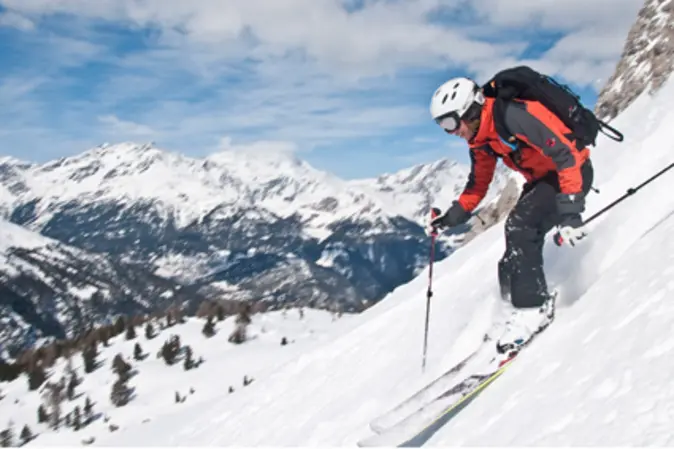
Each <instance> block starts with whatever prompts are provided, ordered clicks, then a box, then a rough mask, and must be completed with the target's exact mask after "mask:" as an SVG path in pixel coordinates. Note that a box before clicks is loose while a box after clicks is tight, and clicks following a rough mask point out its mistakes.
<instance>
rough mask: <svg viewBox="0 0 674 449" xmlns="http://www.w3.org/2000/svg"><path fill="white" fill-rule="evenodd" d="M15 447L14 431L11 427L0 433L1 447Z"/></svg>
mask: <svg viewBox="0 0 674 449" xmlns="http://www.w3.org/2000/svg"><path fill="white" fill-rule="evenodd" d="M13 445H14V429H12V426H11V424H10V426H9V427H8V428H6V429H4V430H2V431H0V447H12V446H13Z"/></svg>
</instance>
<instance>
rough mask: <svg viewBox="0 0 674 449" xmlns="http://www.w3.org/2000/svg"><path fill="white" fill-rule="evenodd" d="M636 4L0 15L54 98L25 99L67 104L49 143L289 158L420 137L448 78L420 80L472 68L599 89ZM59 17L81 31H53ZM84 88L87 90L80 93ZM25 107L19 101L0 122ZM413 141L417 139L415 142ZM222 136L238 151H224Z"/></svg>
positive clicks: (38, 9)
mask: <svg viewBox="0 0 674 449" xmlns="http://www.w3.org/2000/svg"><path fill="white" fill-rule="evenodd" d="M641 3H642V0H590V1H587V0H568V1H565V2H562V1H557V0H555V1H552V0H512V1H502V0H362V1H353V0H284V1H276V0H226V1H223V0H191V1H184V0H96V1H91V0H0V5H2V6H4V7H5V8H6V9H7V11H6V12H5V15H8V14H11V15H13V16H14V17H21V18H24V19H25V20H28V21H30V23H34V24H35V25H36V26H37V28H36V29H35V30H34V31H33V32H31V33H23V34H24V36H25V37H24V38H25V39H26V41H27V43H28V44H27V45H26V48H29V49H35V50H34V52H35V56H34V57H35V58H36V59H38V61H37V63H36V64H35V66H34V68H35V70H36V71H37V70H44V71H45V72H47V74H46V76H47V77H48V79H49V83H50V85H49V87H53V88H54V90H53V91H52V92H61V93H60V95H61V97H59V98H56V99H48V98H42V97H41V98H39V99H38V98H37V97H35V98H34V99H33V101H38V102H44V103H45V104H47V105H51V107H52V108H57V109H58V107H57V106H56V105H58V104H63V103H64V102H67V104H68V106H69V107H68V108H64V110H63V113H59V114H58V115H57V118H58V120H59V121H60V123H58V124H56V125H53V126H52V127H51V132H52V133H53V135H54V136H58V135H59V133H60V132H61V131H60V130H61V129H68V128H70V129H76V130H78V131H80V134H81V133H82V132H85V133H88V134H86V136H87V137H91V139H93V140H96V139H97V138H101V137H109V134H110V133H111V132H114V133H116V134H124V135H126V136H128V137H133V136H147V135H152V137H153V140H157V141H160V142H161V144H163V145H165V146H169V145H170V146H173V147H174V148H176V147H180V148H178V149H183V150H193V151H197V152H198V151H199V148H201V149H202V150H201V151H203V149H208V150H211V149H214V148H217V147H221V148H229V147H232V148H233V147H236V148H241V147H245V148H247V149H249V150H253V151H256V148H257V149H260V148H261V147H262V146H264V147H265V148H268V147H279V148H281V149H283V148H286V149H288V150H289V151H295V150H297V149H301V150H307V149H311V148H317V147H319V146H321V145H329V144H333V143H335V142H340V141H341V142H346V141H356V139H361V140H360V141H359V144H364V145H367V144H368V142H371V141H373V140H374V139H378V138H380V137H382V136H384V137H386V136H387V135H389V136H390V135H392V134H393V133H396V132H398V131H399V130H402V129H406V128H409V127H419V126H424V124H426V123H428V120H429V118H428V109H427V105H428V99H429V97H430V95H431V93H432V92H433V90H434V89H435V88H436V87H437V84H438V83H439V82H441V81H442V79H438V77H437V72H436V73H434V74H433V75H432V76H427V74H428V73H430V72H432V71H433V70H438V71H442V72H444V73H446V74H447V77H449V76H453V75H455V74H457V73H460V72H463V71H464V70H465V71H466V72H467V73H468V74H469V75H471V74H472V75H474V76H475V77H476V78H477V79H478V80H486V78H487V77H489V76H491V75H493V73H494V72H495V71H496V70H498V69H500V68H504V67H506V66H507V65H511V64H515V63H527V64H530V65H532V66H534V67H535V68H538V69H539V70H541V71H544V72H546V73H550V74H552V75H561V76H563V77H564V78H565V80H566V81H567V82H573V83H578V84H583V85H591V86H595V87H600V85H601V83H602V81H603V80H604V79H605V78H606V77H607V76H608V75H609V74H610V73H611V72H612V70H613V67H614V66H615V64H616V62H617V59H618V56H619V54H620V51H621V50H622V46H623V44H624V40H625V37H626V35H627V30H628V29H629V26H630V25H631V23H632V22H633V21H634V18H635V15H636V11H637V10H638V8H639V6H640V5H641ZM345 5H348V9H347V8H345ZM56 16H58V18H59V20H64V19H63V18H64V17H65V18H66V20H71V21H73V22H74V27H70V26H62V25H61V26H58V27H54V28H48V24H49V19H50V18H53V17H56ZM0 17H3V16H0ZM467 18H471V19H472V20H467ZM68 23H69V22H68ZM100 24H112V25H115V26H116V27H120V28H121V29H124V28H125V27H126V28H127V29H129V30H132V31H138V30H143V29H144V28H145V27H147V30H151V33H147V34H144V35H143V37H142V45H140V46H134V45H133V44H134V42H132V43H131V44H129V45H127V42H126V41H125V42H124V43H125V46H124V48H129V47H132V48H131V50H130V51H125V52H119V48H120V47H119V46H117V45H116V44H117V43H118V41H115V37H116V36H115V35H114V33H110V31H109V30H110V29H109V28H106V29H105V30H104V29H102V28H100V27H99V25H100ZM20 29H24V30H26V31H27V30H28V29H27V28H20ZM549 31H553V32H555V33H559V34H562V35H563V36H562V38H561V39H559V40H558V41H557V42H556V43H554V45H552V47H551V48H550V49H549V50H548V51H545V52H543V53H542V54H541V53H540V51H538V52H537V53H536V56H535V57H533V58H532V59H525V58H524V56H523V55H524V54H525V53H524V51H525V50H526V49H527V48H529V49H531V48H530V47H532V46H534V47H535V46H536V45H537V43H536V42H535V39H536V36H537V33H539V32H549ZM124 37H126V36H124ZM136 37H138V35H134V36H133V38H136ZM39 58H44V61H40V60H39ZM90 61H96V62H101V63H102V64H100V65H99V66H97V67H101V66H103V67H104V70H101V71H100V72H96V73H95V76H91V75H92V73H85V74H82V78H79V76H80V75H79V74H75V75H73V73H76V71H67V72H66V71H62V72H60V73H56V74H53V72H58V71H59V70H61V69H62V68H64V67H68V68H71V67H76V66H80V65H84V64H86V63H87V62H90ZM38 66H39V67H38ZM419 74H421V75H419ZM0 76H2V75H0ZM43 76H44V74H43ZM29 78H30V77H29ZM80 82H83V83H85V84H87V85H86V86H83V87H84V88H85V89H83V90H82V91H80V89H79V87H80V86H78V83H80ZM92 82H93V83H95V86H93V87H92V86H91V84H89V83H92ZM56 84H57V85H56ZM64 86H65V87H67V88H68V89H62V88H63V87H64ZM59 89H60V90H59ZM1 90H2V89H1V88H0V93H1ZM17 92H19V91H17ZM73 92H76V94H73ZM80 92H82V93H81V95H79V93H80ZM29 93H30V92H28V94H29ZM28 94H26V95H28ZM26 95H23V97H25V96H26ZM67 95H73V98H69V97H68V96H67ZM0 97H1V96H0ZM23 97H22V98H23ZM37 106H40V105H39V104H37ZM20 108H21V105H19V104H12V105H10V106H9V107H8V109H7V110H6V111H5V113H6V115H7V116H11V115H12V110H17V111H18V110H19V109H20ZM32 109H33V110H36V111H38V110H40V109H39V108H36V107H33V108H32ZM45 110H47V108H45ZM110 111H115V113H116V114H117V115H110ZM78 114H79V115H78ZM53 115H54V114H53V113H52V114H51V116H53ZM118 115H119V116H122V117H133V118H134V121H126V120H123V119H120V118H119V117H118ZM97 118H98V121H97V120H96V119H97ZM91 121H94V123H90V122H91ZM33 124H34V125H36V124H40V123H39V122H36V123H33ZM96 125H98V126H96ZM101 125H103V126H101ZM420 129H421V130H423V128H414V129H413V130H412V131H410V135H409V141H410V142H411V143H413V142H412V140H413V139H414V136H415V135H417V134H418V133H419V132H420ZM421 132H423V131H421ZM75 134H76V133H75V132H71V134H70V136H68V137H71V138H72V136H73V135H75ZM78 135H79V134H78ZM223 135H226V136H234V137H235V138H236V139H242V140H241V141H240V143H239V144H236V145H235V144H234V143H233V141H232V140H231V138H229V137H228V138H224V140H223V141H220V137H221V136H223ZM252 137H254V139H255V140H251V138H252ZM55 138H57V137H55ZM64 140H66V139H65V138H64ZM383 140H384V139H382V141H383ZM241 142H250V143H241ZM253 142H257V143H253Z"/></svg>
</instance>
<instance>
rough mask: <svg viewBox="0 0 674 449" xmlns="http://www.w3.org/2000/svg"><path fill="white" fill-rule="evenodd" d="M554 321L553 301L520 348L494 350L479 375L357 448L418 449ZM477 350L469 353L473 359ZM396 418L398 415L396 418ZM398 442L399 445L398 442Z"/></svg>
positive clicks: (364, 440)
mask: <svg viewBox="0 0 674 449" xmlns="http://www.w3.org/2000/svg"><path fill="white" fill-rule="evenodd" d="M554 318H555V307H554V302H553V306H552V310H551V314H550V321H548V322H547V323H546V324H545V325H544V326H543V327H541V328H540V329H539V330H538V331H537V332H536V333H534V334H533V335H532V336H531V338H529V340H527V341H526V342H525V343H523V344H522V345H520V346H519V347H518V348H517V350H513V351H509V352H508V353H506V354H502V353H499V352H498V351H495V354H493V356H492V357H491V359H490V360H489V362H488V364H487V366H486V367H484V368H483V369H482V370H476V371H477V372H478V373H479V372H482V373H483V374H477V373H475V374H470V375H468V376H466V377H465V378H464V379H463V380H461V381H459V382H458V383H456V384H454V385H453V386H451V387H450V388H448V389H447V390H446V391H444V392H442V393H440V394H439V395H437V396H436V397H434V398H432V399H431V400H429V401H426V402H425V403H424V404H422V405H421V406H419V404H418V402H416V401H415V402H414V405H415V406H417V409H416V410H415V411H413V412H412V413H410V414H409V415H407V416H406V417H404V418H403V419H401V420H399V421H398V422H396V423H394V424H392V425H390V426H389V427H388V428H386V429H384V430H382V431H381V432H379V433H378V434H377V435H373V436H371V437H368V438H365V439H363V440H360V441H359V442H358V443H357V444H358V446H360V447H370V446H399V447H407V446H410V447H418V446H419V445H421V444H423V443H424V442H425V441H427V440H428V439H429V438H431V436H433V434H435V432H437V430H438V429H440V428H441V427H442V426H444V425H445V424H446V423H447V422H448V421H449V420H451V419H452V418H453V417H454V416H456V414H458V413H459V412H460V411H461V410H463V408H465V407H466V406H467V405H468V404H469V403H470V402H471V401H472V400H473V399H475V397H476V396H477V395H478V394H479V393H481V392H482V391H483V390H484V389H485V388H486V387H487V386H488V385H490V384H491V383H492V382H493V381H494V380H496V379H497V378H498V377H500V376H501V375H502V374H503V372H505V370H506V369H507V368H508V367H509V366H510V365H511V363H512V361H513V360H514V359H515V358H516V357H517V356H518V355H519V354H520V353H521V352H522V351H523V350H524V349H525V348H526V347H528V346H529V345H530V344H531V343H532V342H533V341H534V340H535V339H536V337H537V336H538V335H540V334H541V333H542V332H543V331H544V330H545V329H547V328H548V327H549V326H550V324H551V323H552V322H553V320H554ZM483 347H485V345H484V344H483V345H481V346H480V348H479V349H478V350H477V351H476V352H475V353H473V354H472V356H474V355H475V354H477V353H478V352H480V349H481V348H483ZM397 416H399V415H397ZM401 442H402V443H401Z"/></svg>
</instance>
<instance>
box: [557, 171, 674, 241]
mask: <svg viewBox="0 0 674 449" xmlns="http://www.w3.org/2000/svg"><path fill="white" fill-rule="evenodd" d="M672 168H674V162H673V163H671V164H669V165H668V166H667V167H665V168H663V169H662V170H660V171H659V172H657V173H656V174H654V175H653V176H651V177H650V178H648V179H647V180H645V181H644V182H642V183H641V184H639V185H638V186H636V187H630V188H629V189H627V192H626V193H625V194H624V195H623V196H621V197H620V198H618V199H617V200H615V201H613V202H612V203H611V204H609V205H608V206H606V207H604V208H603V209H602V210H600V211H599V212H596V213H595V214H594V215H592V216H591V217H590V218H588V219H587V220H585V221H584V222H583V226H585V225H587V224H588V223H590V222H591V221H592V220H594V219H595V218H597V217H599V216H600V215H602V214H604V213H605V212H606V211H608V210H609V209H612V208H613V207H614V206H616V205H617V204H618V203H621V202H622V201H623V200H624V199H625V198H627V197H629V196H632V195H634V194H635V193H637V192H638V191H639V189H641V188H642V187H644V186H645V185H646V184H650V183H651V182H653V181H654V180H655V179H656V178H658V177H659V176H662V175H663V174H664V173H665V172H667V171H668V170H671V169H672ZM554 241H555V245H557V246H562V244H563V243H564V239H563V238H562V236H561V235H560V234H559V232H556V233H555V236H554Z"/></svg>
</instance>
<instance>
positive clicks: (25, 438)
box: [19, 424, 33, 445]
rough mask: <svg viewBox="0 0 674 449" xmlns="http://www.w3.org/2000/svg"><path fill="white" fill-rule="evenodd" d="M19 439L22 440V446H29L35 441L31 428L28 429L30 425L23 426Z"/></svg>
mask: <svg viewBox="0 0 674 449" xmlns="http://www.w3.org/2000/svg"><path fill="white" fill-rule="evenodd" d="M19 438H20V439H21V444H22V445H25V444H28V443H29V442H30V441H31V440H32V439H33V432H32V431H31V430H30V427H28V424H26V425H25V426H23V429H21V434H20V435H19Z"/></svg>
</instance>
